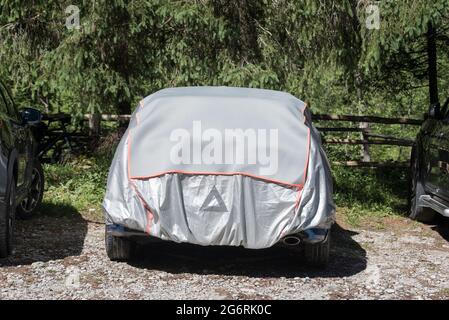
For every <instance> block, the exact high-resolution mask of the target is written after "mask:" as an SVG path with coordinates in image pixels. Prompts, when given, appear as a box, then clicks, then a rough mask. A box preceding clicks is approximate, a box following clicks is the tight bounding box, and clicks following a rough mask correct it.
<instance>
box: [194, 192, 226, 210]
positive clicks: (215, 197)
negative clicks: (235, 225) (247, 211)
mask: <svg viewBox="0 0 449 320" xmlns="http://www.w3.org/2000/svg"><path fill="white" fill-rule="evenodd" d="M200 210H201V211H212V212H227V211H228V209H227V208H226V205H225V203H224V201H223V198H222V197H221V195H220V193H219V192H218V190H217V188H215V186H213V187H212V190H211V191H210V192H209V194H208V196H207V197H206V200H204V203H203V205H202V206H201V209H200Z"/></svg>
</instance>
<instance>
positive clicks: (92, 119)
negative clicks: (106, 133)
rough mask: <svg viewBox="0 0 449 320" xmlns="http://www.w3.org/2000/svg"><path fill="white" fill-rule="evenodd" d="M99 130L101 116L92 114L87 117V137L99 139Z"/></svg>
mask: <svg viewBox="0 0 449 320" xmlns="http://www.w3.org/2000/svg"><path fill="white" fill-rule="evenodd" d="M100 129H101V114H99V113H94V114H90V115H89V135H90V136H91V137H99V136H100V131H101V130H100Z"/></svg>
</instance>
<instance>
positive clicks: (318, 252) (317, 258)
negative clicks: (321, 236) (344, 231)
mask: <svg viewBox="0 0 449 320" xmlns="http://www.w3.org/2000/svg"><path fill="white" fill-rule="evenodd" d="M330 242H331V232H330V230H329V231H328V233H327V236H326V239H325V240H324V241H323V242H320V243H305V245H304V256H305V259H306V263H307V264H308V265H310V266H313V267H318V268H325V267H326V266H327V264H328V262H329V253H330Z"/></svg>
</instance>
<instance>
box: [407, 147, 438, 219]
mask: <svg viewBox="0 0 449 320" xmlns="http://www.w3.org/2000/svg"><path fill="white" fill-rule="evenodd" d="M410 167H411V168H410V176H411V179H410V180H411V181H410V183H409V186H410V195H409V217H410V218H411V219H413V220H418V221H420V222H431V221H433V219H434V218H435V212H434V211H433V210H431V209H429V208H424V207H420V206H418V202H419V198H420V197H421V196H423V195H426V191H425V189H424V183H423V182H422V179H421V175H420V174H419V172H420V171H419V170H420V167H419V154H418V151H417V148H416V147H413V149H412V157H411V166H410Z"/></svg>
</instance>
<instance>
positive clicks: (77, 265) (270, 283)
mask: <svg viewBox="0 0 449 320" xmlns="http://www.w3.org/2000/svg"><path fill="white" fill-rule="evenodd" d="M382 223H383V225H385V227H383V229H378V228H377V229H373V228H370V227H365V228H361V229H354V228H349V227H347V226H345V227H342V226H340V225H336V226H335V228H334V229H333V233H332V235H333V244H332V253H331V263H330V266H329V268H328V269H326V270H324V271H316V270H315V271H314V270H312V269H310V268H307V267H305V266H304V265H303V261H301V259H300V258H297V256H296V254H294V253H292V251H291V250H287V249H284V248H271V249H268V250H244V249H240V248H222V247H214V248H212V247H204V248H203V247H196V246H190V245H179V244H172V243H159V244H151V245H148V246H146V247H145V248H144V250H143V252H141V254H142V258H141V259H139V260H136V261H134V262H132V263H129V264H128V263H116V262H110V261H109V260H108V258H107V257H106V254H105V251H104V245H103V237H104V231H103V228H104V227H103V225H101V224H96V223H87V222H86V221H84V220H83V219H81V218H75V217H72V218H61V217H60V218H55V217H45V216H43V217H39V218H35V219H32V220H29V221H19V222H18V225H17V247H16V252H15V254H14V256H13V257H11V258H8V259H3V260H0V299H20V298H26V299H92V298H94V299H109V298H110V299H116V298H117V299H236V298H241V299H335V298H344V299H346V298H357V299H365V298H368V299H389V298H393V299H406V298H417V299H448V298H449V275H448V273H447V270H449V242H448V240H447V239H449V238H448V237H447V234H444V232H446V231H444V230H447V228H448V227H447V226H446V227H444V228H441V229H439V228H437V227H433V226H426V225H423V224H419V223H416V222H412V221H410V220H408V219H402V218H391V219H387V220H385V221H382ZM441 230H443V231H441Z"/></svg>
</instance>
